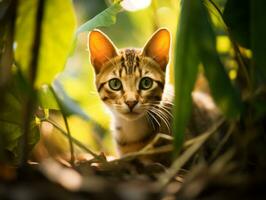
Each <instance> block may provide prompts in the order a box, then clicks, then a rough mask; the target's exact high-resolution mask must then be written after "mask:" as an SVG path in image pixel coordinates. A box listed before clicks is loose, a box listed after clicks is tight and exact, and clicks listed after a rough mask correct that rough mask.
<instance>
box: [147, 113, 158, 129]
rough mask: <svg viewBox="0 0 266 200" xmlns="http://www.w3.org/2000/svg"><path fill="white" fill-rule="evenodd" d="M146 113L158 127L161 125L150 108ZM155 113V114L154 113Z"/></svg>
mask: <svg viewBox="0 0 266 200" xmlns="http://www.w3.org/2000/svg"><path fill="white" fill-rule="evenodd" d="M147 113H148V114H149V116H151V117H152V118H153V119H154V120H155V122H156V123H157V124H158V126H159V127H161V124H160V123H159V121H158V120H157V119H156V116H154V115H153V113H152V112H151V110H147ZM155 115H156V114H155Z"/></svg>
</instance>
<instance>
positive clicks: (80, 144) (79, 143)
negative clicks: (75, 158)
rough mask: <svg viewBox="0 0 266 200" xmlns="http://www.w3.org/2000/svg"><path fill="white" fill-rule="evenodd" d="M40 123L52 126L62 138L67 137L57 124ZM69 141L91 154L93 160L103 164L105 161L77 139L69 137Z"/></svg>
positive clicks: (46, 120)
mask: <svg viewBox="0 0 266 200" xmlns="http://www.w3.org/2000/svg"><path fill="white" fill-rule="evenodd" d="M41 121H42V122H48V123H50V124H52V125H53V126H54V127H55V128H56V129H57V130H59V132H60V133H62V134H63V135H64V136H66V137H68V133H67V132H66V131H65V130H64V129H62V128H61V127H60V126H59V125H58V124H56V123H55V122H54V121H52V120H50V119H41ZM71 140H72V141H73V143H74V144H76V145H77V146H78V147H80V148H81V149H83V150H84V151H86V152H88V153H89V154H91V155H92V156H93V157H94V158H95V159H98V160H99V161H101V162H105V160H104V159H102V157H100V156H98V155H97V154H96V153H94V152H93V151H91V150H90V149H88V148H87V147H86V146H85V145H84V144H82V143H81V142H80V141H78V140H77V139H75V138H73V137H72V136H71Z"/></svg>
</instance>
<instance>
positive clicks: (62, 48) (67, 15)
mask: <svg viewBox="0 0 266 200" xmlns="http://www.w3.org/2000/svg"><path fill="white" fill-rule="evenodd" d="M37 4H38V1H35V0H27V1H22V0H20V1H19V6H18V17H17V21H16V35H15V41H16V43H15V44H16V45H15V47H16V49H15V58H16V61H17V62H18V63H19V65H20V66H21V68H22V71H23V74H24V75H25V77H28V75H29V63H30V60H31V55H32V43H33V39H34V34H35V32H34V31H35V29H34V28H35V23H36V9H37V7H38V6H37ZM39 23H40V22H39ZM41 23H42V24H41V31H42V33H41V42H40V53H39V59H38V66H37V67H38V71H37V78H36V82H35V85H36V86H37V87H39V86H40V85H42V84H44V83H51V82H52V80H53V79H54V77H55V75H56V74H57V73H59V72H60V71H62V69H63V67H64V65H65V62H66V59H67V56H68V54H69V53H70V51H71V47H72V42H73V39H74V30H75V15H74V10H73V6H72V3H71V1H70V0H46V1H45V3H44V16H43V20H42V22H41Z"/></svg>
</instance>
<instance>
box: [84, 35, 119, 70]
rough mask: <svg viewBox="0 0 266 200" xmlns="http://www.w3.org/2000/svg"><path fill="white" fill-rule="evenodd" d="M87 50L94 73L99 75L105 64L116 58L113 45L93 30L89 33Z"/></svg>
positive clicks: (105, 37)
mask: <svg viewBox="0 0 266 200" xmlns="http://www.w3.org/2000/svg"><path fill="white" fill-rule="evenodd" d="M88 48H89V51H90V59H91V64H92V65H93V67H94V69H95V72H96V73H99V71H100V69H101V67H102V65H103V64H104V63H105V62H107V61H108V60H110V59H112V58H113V57H115V56H117V51H116V47H115V46H114V44H113V43H112V42H111V40H110V39H109V38H108V37H107V36H106V35H105V34H104V33H102V32H101V31H99V30H93V31H91V32H90V33H89V36H88Z"/></svg>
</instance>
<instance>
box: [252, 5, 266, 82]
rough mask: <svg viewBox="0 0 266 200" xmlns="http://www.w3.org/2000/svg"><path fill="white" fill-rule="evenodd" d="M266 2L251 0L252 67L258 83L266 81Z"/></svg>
mask: <svg viewBox="0 0 266 200" xmlns="http://www.w3.org/2000/svg"><path fill="white" fill-rule="evenodd" d="M265 8H266V2H265V1H258V0H252V1H251V47H252V53H253V58H252V59H253V62H252V63H253V64H254V66H252V68H253V69H254V70H255V71H256V73H255V74H253V75H256V76H257V77H258V78H259V79H258V81H257V82H258V83H261V82H262V83H263V84H265V83H266V56H265V52H266V38H265V36H266V26H265V22H266V15H265Z"/></svg>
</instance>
